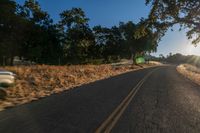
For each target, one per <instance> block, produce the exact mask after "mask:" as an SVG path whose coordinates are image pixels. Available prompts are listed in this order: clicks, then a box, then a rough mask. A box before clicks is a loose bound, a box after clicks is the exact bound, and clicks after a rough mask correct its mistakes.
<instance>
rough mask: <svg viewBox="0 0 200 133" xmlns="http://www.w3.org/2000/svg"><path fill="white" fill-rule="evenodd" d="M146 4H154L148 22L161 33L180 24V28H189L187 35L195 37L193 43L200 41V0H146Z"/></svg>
mask: <svg viewBox="0 0 200 133" xmlns="http://www.w3.org/2000/svg"><path fill="white" fill-rule="evenodd" d="M146 4H150V5H152V9H151V11H150V13H149V17H148V19H147V20H146V22H147V23H148V24H149V25H151V26H153V27H155V28H156V29H157V30H159V32H160V33H161V32H163V33H164V32H165V31H166V30H167V29H168V28H169V27H171V26H173V25H175V24H180V30H181V29H182V28H186V29H187V37H188V39H193V41H192V43H193V44H195V45H196V44H197V43H199V42H200V1H199V0H146Z"/></svg>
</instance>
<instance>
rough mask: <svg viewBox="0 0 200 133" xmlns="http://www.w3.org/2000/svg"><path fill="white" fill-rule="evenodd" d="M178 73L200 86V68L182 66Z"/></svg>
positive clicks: (187, 65) (178, 68)
mask: <svg viewBox="0 0 200 133" xmlns="http://www.w3.org/2000/svg"><path fill="white" fill-rule="evenodd" d="M177 71H178V72H180V73H181V74H183V75H184V76H185V77H187V78H189V79H190V80H192V81H194V82H195V83H197V84H199V85H200V68H198V67H196V66H193V65H189V64H182V65H179V66H177Z"/></svg>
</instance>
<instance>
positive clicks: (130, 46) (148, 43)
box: [120, 21, 158, 61]
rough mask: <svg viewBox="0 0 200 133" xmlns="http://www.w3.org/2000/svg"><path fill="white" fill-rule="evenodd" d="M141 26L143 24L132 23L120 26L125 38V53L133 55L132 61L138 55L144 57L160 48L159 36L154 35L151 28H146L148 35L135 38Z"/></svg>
mask: <svg viewBox="0 0 200 133" xmlns="http://www.w3.org/2000/svg"><path fill="white" fill-rule="evenodd" d="M141 25H142V23H138V24H137V25H136V24H134V23H132V22H131V21H130V22H128V23H126V24H124V23H121V24H120V29H121V31H122V34H123V37H124V48H125V49H124V52H126V53H128V54H129V56H130V55H131V59H133V60H134V61H135V58H137V55H144V54H145V53H146V52H154V51H156V48H157V46H158V38H157V35H156V34H155V33H153V31H152V29H151V28H146V29H145V32H146V34H145V35H143V36H142V37H140V38H137V37H135V34H137V30H138V29H139V28H140V27H141ZM128 51H129V52H128Z"/></svg>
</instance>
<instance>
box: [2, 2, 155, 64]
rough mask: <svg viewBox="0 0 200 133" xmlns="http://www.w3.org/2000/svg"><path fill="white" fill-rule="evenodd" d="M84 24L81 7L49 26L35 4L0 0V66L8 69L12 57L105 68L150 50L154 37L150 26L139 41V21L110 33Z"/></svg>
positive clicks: (38, 6) (99, 27) (66, 12)
mask: <svg viewBox="0 0 200 133" xmlns="http://www.w3.org/2000/svg"><path fill="white" fill-rule="evenodd" d="M88 22H89V19H88V18H87V17H86V15H85V13H84V11H83V10H82V9H81V8H72V9H70V10H65V11H63V12H61V13H60V20H59V21H58V23H54V22H53V20H52V19H51V17H50V15H49V14H48V13H47V12H45V11H43V10H42V9H41V7H40V5H39V3H38V2H37V1H35V0H26V1H25V3H24V4H23V5H19V4H17V3H16V2H15V1H13V0H0V65H13V60H14V58H15V57H19V58H20V59H21V60H24V61H30V62H35V63H37V64H52V65H58V64H61V65H63V64H84V63H93V62H95V61H97V63H98V61H99V60H101V61H102V62H104V63H107V62H111V61H115V60H119V59H121V58H132V59H134V58H136V57H137V56H138V55H143V54H145V53H147V52H152V51H156V48H157V45H158V41H159V36H158V34H157V33H156V32H154V30H153V28H150V27H146V28H145V33H146V34H145V35H143V36H141V35H140V32H138V29H140V27H141V25H142V24H143V21H142V20H141V22H139V23H138V24H135V23H133V22H131V21H129V22H127V23H123V22H121V23H119V25H118V26H113V27H111V28H107V27H102V26H100V25H98V26H94V27H90V26H89V24H88Z"/></svg>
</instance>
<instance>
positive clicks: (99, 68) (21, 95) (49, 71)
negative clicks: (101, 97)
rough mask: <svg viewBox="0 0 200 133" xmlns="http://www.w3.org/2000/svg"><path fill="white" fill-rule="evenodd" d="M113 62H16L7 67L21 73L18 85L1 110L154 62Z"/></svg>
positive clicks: (9, 89) (9, 94) (10, 91)
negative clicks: (72, 64) (17, 63)
mask: <svg viewBox="0 0 200 133" xmlns="http://www.w3.org/2000/svg"><path fill="white" fill-rule="evenodd" d="M153 65H155V64H148V65H147V64H144V65H142V66H143V67H140V66H131V65H126V66H115V67H114V66H111V65H76V66H47V65H37V66H31V67H30V66H15V67H4V68H3V69H5V70H9V71H12V72H14V73H16V74H17V78H16V83H15V86H13V87H10V88H8V89H7V90H6V91H7V94H8V96H7V97H6V99H5V100H0V110H3V109H5V108H7V107H11V106H15V105H19V104H23V103H27V102H30V101H33V100H37V99H39V98H41V97H46V96H49V95H51V94H54V93H60V92H62V91H64V90H68V89H70V88H73V87H76V86H80V85H82V84H86V83H90V82H93V81H95V80H100V79H104V78H108V77H110V76H114V75H117V74H121V73H124V72H128V71H132V70H138V69H141V68H145V67H149V66H153Z"/></svg>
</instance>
